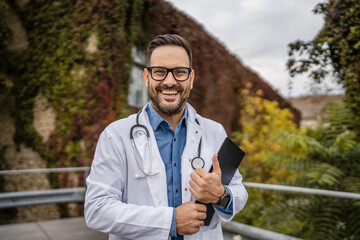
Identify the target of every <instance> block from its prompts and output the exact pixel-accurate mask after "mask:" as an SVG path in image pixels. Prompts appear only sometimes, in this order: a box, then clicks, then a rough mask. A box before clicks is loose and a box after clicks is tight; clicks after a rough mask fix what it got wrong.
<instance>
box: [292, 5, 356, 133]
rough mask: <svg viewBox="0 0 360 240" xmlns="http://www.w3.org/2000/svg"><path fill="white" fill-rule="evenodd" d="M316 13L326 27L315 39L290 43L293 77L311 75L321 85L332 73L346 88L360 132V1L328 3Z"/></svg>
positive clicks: (321, 6) (348, 103)
mask: <svg viewBox="0 0 360 240" xmlns="http://www.w3.org/2000/svg"><path fill="white" fill-rule="evenodd" d="M313 11H314V13H315V14H322V15H324V20H325V25H324V27H323V28H322V29H321V31H320V32H319V33H318V34H317V35H316V36H315V38H314V39H313V40H311V41H307V42H306V41H302V40H298V41H295V42H293V43H290V44H289V49H290V50H289V56H290V58H289V60H288V62H287V68H288V70H289V73H290V76H291V77H294V76H295V75H298V74H301V73H305V72H308V73H309V76H310V77H311V78H312V79H313V80H314V82H316V83H320V82H322V81H324V79H325V77H327V76H328V75H329V74H332V75H333V77H334V78H335V79H336V80H337V82H338V83H340V84H341V85H342V86H343V88H344V89H345V94H346V102H347V105H348V106H349V107H350V109H351V111H352V112H353V113H354V117H355V119H354V120H355V121H354V122H355V124H354V126H355V131H356V132H357V133H360V1H358V0H328V2H326V3H320V4H318V5H317V6H316V7H315V8H314V10H313ZM358 136H359V134H358Z"/></svg>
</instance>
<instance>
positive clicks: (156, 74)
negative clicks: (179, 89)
mask: <svg viewBox="0 0 360 240" xmlns="http://www.w3.org/2000/svg"><path fill="white" fill-rule="evenodd" d="M146 69H147V70H148V71H149V72H150V75H151V78H152V79H154V80H155V81H163V80H164V79H165V78H166V77H167V75H168V73H169V72H171V73H172V75H173V77H174V78H175V80H176V81H179V82H183V81H186V80H188V78H189V76H190V72H191V68H188V67H176V68H166V67H147V68H146Z"/></svg>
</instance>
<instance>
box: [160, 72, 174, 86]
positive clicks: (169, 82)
mask: <svg viewBox="0 0 360 240" xmlns="http://www.w3.org/2000/svg"><path fill="white" fill-rule="evenodd" d="M163 84H165V85H167V86H173V85H175V84H176V80H175V78H174V75H173V73H172V72H168V75H167V76H166V78H165V79H164V80H163Z"/></svg>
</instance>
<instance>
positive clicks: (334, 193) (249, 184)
mask: <svg viewBox="0 0 360 240" xmlns="http://www.w3.org/2000/svg"><path fill="white" fill-rule="evenodd" d="M243 184H244V186H245V187H251V188H259V189H265V190H275V191H283V192H294V193H302V194H312V195H322V196H328V197H338V198H348V199H360V194H359V193H352V192H342V191H333V190H324V189H317V188H304V187H294V186H287V185H277V184H267V183H253V182H243Z"/></svg>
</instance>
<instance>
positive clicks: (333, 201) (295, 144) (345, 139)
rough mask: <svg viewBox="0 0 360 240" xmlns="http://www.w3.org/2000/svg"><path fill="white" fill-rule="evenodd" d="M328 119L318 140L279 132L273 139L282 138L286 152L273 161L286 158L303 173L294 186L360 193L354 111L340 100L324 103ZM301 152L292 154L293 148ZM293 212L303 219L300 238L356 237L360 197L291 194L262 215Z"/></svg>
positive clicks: (359, 147)
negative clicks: (359, 198) (280, 134)
mask: <svg viewBox="0 0 360 240" xmlns="http://www.w3.org/2000/svg"><path fill="white" fill-rule="evenodd" d="M327 113H328V114H329V116H330V118H329V120H328V121H327V124H326V125H325V126H326V127H322V128H319V131H318V132H319V133H320V134H319V133H318V134H314V133H313V134H312V135H313V136H317V137H318V139H316V138H314V137H311V136H305V135H299V134H297V133H289V134H283V135H282V137H279V138H278V139H277V140H278V141H279V142H280V143H286V146H287V151H283V152H281V153H280V154H279V156H278V158H277V159H274V161H275V162H278V164H279V165H282V162H281V159H288V161H289V162H290V163H291V164H288V165H287V167H289V169H296V170H297V171H301V172H304V173H306V174H305V175H304V176H303V177H301V178H298V179H297V180H296V181H295V182H294V183H293V184H294V185H296V186H302V187H310V188H318V189H328V190H336V191H344V192H354V193H360V143H359V142H356V141H355V139H356V135H355V133H354V132H352V131H350V130H349V129H351V128H352V122H351V121H349V119H352V118H353V115H352V112H351V111H349V109H348V108H347V107H346V105H345V104H344V103H343V102H336V103H332V104H331V105H329V106H328V108H327ZM292 149H293V150H294V151H298V150H299V149H300V150H301V152H303V154H302V156H301V157H296V158H294V156H293V155H289V154H286V153H287V152H291V150H292ZM289 213H292V214H293V215H294V216H295V219H297V220H298V221H301V222H302V223H303V225H302V228H301V229H300V231H298V232H297V233H296V232H294V235H298V236H299V237H302V238H304V239H359V238H360V201H359V200H349V199H342V198H333V197H325V196H306V195H294V196H292V197H291V198H290V199H288V200H287V201H283V202H279V203H278V204H276V205H274V206H272V207H270V208H267V209H265V210H264V214H265V215H268V216H275V218H276V219H279V220H280V221H281V219H286V217H287V215H288V214H289Z"/></svg>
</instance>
